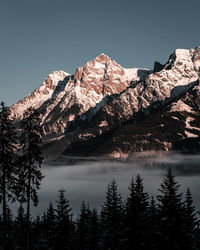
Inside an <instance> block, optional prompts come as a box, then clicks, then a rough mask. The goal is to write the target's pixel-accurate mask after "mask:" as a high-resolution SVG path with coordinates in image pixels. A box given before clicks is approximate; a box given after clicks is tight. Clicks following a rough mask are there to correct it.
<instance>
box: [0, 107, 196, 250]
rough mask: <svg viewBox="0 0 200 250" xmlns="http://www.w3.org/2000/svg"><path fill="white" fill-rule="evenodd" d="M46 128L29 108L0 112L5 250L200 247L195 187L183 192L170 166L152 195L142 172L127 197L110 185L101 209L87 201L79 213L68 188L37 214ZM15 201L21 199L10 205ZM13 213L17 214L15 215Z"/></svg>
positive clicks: (0, 231) (0, 243)
mask: <svg viewBox="0 0 200 250" xmlns="http://www.w3.org/2000/svg"><path fill="white" fill-rule="evenodd" d="M41 146H42V130H41V127H40V116H39V114H37V113H36V112H35V111H34V110H32V109H30V110H28V111H27V112H25V114H24V119H23V121H22V122H21V123H16V122H14V120H12V119H11V118H10V110H9V108H7V107H5V105H4V103H1V110H0V202H1V205H2V210H1V216H0V249H1V250H17V249H21V250H25V249H26V250H65V249H66V250H140V249H141V250H148V249H151V250H193V249H194V250H196V249H200V221H199V214H198V211H197V209H196V208H195V206H194V205H193V199H192V195H191V193H190V190H189V189H188V190H186V194H185V195H182V194H181V193H180V191H179V184H178V183H177V182H176V180H175V176H174V174H173V171H172V170H171V169H168V170H167V172H166V175H165V177H164V179H163V180H162V182H161V185H160V187H159V195H158V196H157V197H156V198H154V197H149V195H148V193H146V192H145V191H144V187H143V181H142V178H141V177H140V176H139V175H138V176H136V177H135V178H133V179H132V180H131V183H130V185H129V195H128V198H127V199H126V200H123V199H122V197H121V195H120V193H119V191H118V188H117V183H116V181H115V180H113V181H112V182H111V183H110V185H108V187H107V192H106V195H105V201H104V203H103V204H102V208H101V209H100V211H97V210H95V209H91V208H90V207H89V204H88V203H85V202H84V201H83V202H82V204H81V207H80V212H79V215H78V217H75V216H74V215H73V213H72V210H71V207H70V202H69V200H68V199H67V198H66V196H65V191H64V190H62V189H61V190H59V192H58V199H57V201H56V203H55V204H54V205H53V204H52V203H50V204H49V207H48V209H47V211H45V212H44V214H43V215H42V216H38V217H37V218H32V216H31V213H30V207H31V205H32V204H33V205H34V206H37V205H38V203H39V200H38V196H37V191H38V189H39V188H40V184H41V181H42V179H43V176H42V172H41V164H42V161H43V157H42V150H41ZM10 202H15V203H17V204H19V208H18V210H17V211H11V210H10V208H9V204H10ZM12 212H13V214H15V216H13V214H12Z"/></svg>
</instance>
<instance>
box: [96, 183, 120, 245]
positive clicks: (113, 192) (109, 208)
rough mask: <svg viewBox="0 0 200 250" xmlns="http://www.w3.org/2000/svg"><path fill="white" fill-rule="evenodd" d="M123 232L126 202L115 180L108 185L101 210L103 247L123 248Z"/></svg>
mask: <svg viewBox="0 0 200 250" xmlns="http://www.w3.org/2000/svg"><path fill="white" fill-rule="evenodd" d="M123 233H124V203H123V200H122V197H121V195H120V194H119V193H118V188H117V183H116V181H115V180H113V181H112V182H111V184H110V185H108V187H107V192H106V199H105V202H104V205H103V207H102V211H101V236H102V239H101V247H102V248H103V247H105V249H111V250H118V249H122V244H123ZM103 249H104V248H103Z"/></svg>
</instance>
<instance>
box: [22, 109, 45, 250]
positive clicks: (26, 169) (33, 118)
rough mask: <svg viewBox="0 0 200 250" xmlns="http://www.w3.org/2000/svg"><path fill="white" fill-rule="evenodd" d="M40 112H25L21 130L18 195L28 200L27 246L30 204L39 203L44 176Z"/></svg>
mask: <svg viewBox="0 0 200 250" xmlns="http://www.w3.org/2000/svg"><path fill="white" fill-rule="evenodd" d="M40 124H41V120H40V117H39V114H38V113H37V112H36V111H35V110H33V109H32V108H30V109H29V110H28V111H26V112H25V113H24V120H23V122H22V132H21V135H20V137H21V145H22V148H21V154H22V155H21V157H20V165H19V179H18V185H17V197H18V200H19V201H20V202H26V204H27V209H26V217H27V248H28V249H29V248H30V246H29V241H30V204H31V200H32V201H33V204H34V206H37V204H38V196H37V191H38V189H39V188H40V184H41V180H42V178H43V176H42V173H41V164H42V161H43V157H42V151H41V144H42V139H41V138H42V129H41V126H40Z"/></svg>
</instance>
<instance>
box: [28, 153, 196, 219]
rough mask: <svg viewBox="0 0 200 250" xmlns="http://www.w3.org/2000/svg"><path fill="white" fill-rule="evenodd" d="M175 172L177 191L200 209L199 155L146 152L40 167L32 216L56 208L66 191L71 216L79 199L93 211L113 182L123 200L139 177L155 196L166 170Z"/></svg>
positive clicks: (101, 202) (77, 207)
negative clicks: (60, 192)
mask: <svg viewBox="0 0 200 250" xmlns="http://www.w3.org/2000/svg"><path fill="white" fill-rule="evenodd" d="M168 167H171V168H173V169H174V173H175V175H176V179H177V181H178V182H179V183H180V184H181V186H180V191H181V192H183V193H184V194H185V191H186V189H187V187H189V188H190V189H191V191H192V195H193V198H194V202H195V205H196V206H197V208H198V209H199V208H200V192H199V190H200V155H187V154H185V155H184V154H180V153H163V152H156V153H155V152H154V153H152V152H149V153H138V154H135V155H133V156H132V157H129V158H123V159H120V160H112V161H109V160H105V159H104V160H102V159H99V158H84V159H81V158H73V159H72V158H66V159H65V162H64V161H63V163H62V165H55V164H54V166H48V165H44V166H43V174H44V175H45V178H44V179H43V181H42V186H41V189H40V191H39V201H40V202H39V205H38V207H37V208H32V214H33V216H35V215H37V214H40V215H41V214H42V213H43V211H44V210H45V209H46V208H47V206H48V204H49V202H50V201H52V202H53V204H54V205H56V202H55V201H56V199H57V191H58V190H59V189H60V188H63V189H65V190H66V197H67V199H69V200H70V204H71V207H72V209H73V212H74V215H75V216H76V215H77V213H78V209H79V208H80V203H81V201H82V200H84V201H85V202H89V204H90V206H91V207H92V208H93V207H94V208H97V209H98V208H100V207H101V205H102V204H103V201H104V197H105V192H106V187H107V185H108V184H109V183H110V182H111V181H112V179H116V181H117V183H118V186H119V191H120V193H121V194H122V196H123V198H124V199H126V197H127V195H128V193H129V191H128V186H129V184H130V181H131V178H132V177H133V178H134V177H136V175H137V174H140V175H141V177H142V178H143V181H144V187H145V191H147V192H148V194H149V195H150V196H151V195H154V196H156V195H157V194H158V188H159V186H160V183H161V181H162V179H163V177H164V175H165V173H166V169H167V168H168Z"/></svg>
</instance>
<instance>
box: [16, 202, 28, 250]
mask: <svg viewBox="0 0 200 250" xmlns="http://www.w3.org/2000/svg"><path fill="white" fill-rule="evenodd" d="M14 225H15V226H14V230H15V242H16V243H15V244H16V248H17V249H25V243H26V242H25V237H24V236H25V235H26V214H25V211H24V208H23V206H22V204H20V206H19V208H18V210H17V215H16V217H15V221H14Z"/></svg>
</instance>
